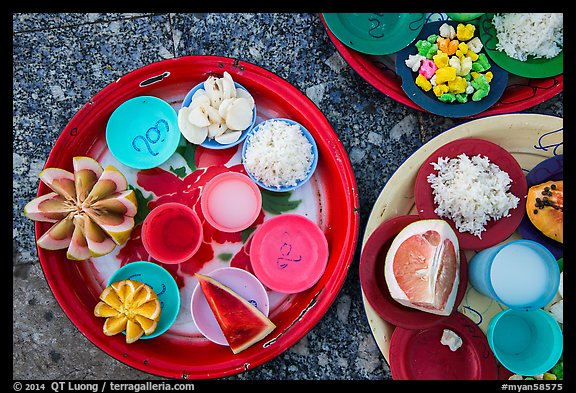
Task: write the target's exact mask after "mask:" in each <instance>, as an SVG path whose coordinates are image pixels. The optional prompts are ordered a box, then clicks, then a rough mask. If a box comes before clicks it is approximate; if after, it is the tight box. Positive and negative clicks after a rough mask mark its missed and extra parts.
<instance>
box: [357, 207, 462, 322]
mask: <svg viewBox="0 0 576 393" xmlns="http://www.w3.org/2000/svg"><path fill="white" fill-rule="evenodd" d="M418 220H420V217H418V216H417V215H406V216H398V217H394V218H392V219H390V220H388V221H385V222H383V223H382V224H380V225H379V226H378V228H376V229H375V230H374V232H373V233H372V235H370V237H369V238H368V240H367V241H366V244H365V245H364V249H363V250H362V255H361V256H360V284H361V286H362V290H363V292H364V296H366V300H367V301H368V302H369V303H370V305H371V306H372V307H373V308H374V310H375V311H376V312H377V313H378V315H380V317H382V318H383V319H384V320H385V321H388V322H390V323H391V324H393V325H396V326H400V327H403V328H406V329H424V328H427V327H430V326H434V325H437V324H439V323H442V322H443V321H445V320H447V319H448V318H449V316H443V315H436V314H432V313H427V312H424V311H421V310H417V309H415V308H410V307H406V306H404V305H402V304H400V303H398V302H397V301H396V300H394V299H393V298H392V296H391V295H390V292H389V291H388V286H387V285H386V279H385V278H384V261H385V259H386V253H387V252H388V249H389V248H390V245H391V243H392V240H394V238H395V237H396V235H397V234H398V233H399V232H400V231H401V230H402V229H403V228H404V227H405V226H407V225H408V224H411V223H413V222H415V221H418ZM467 286H468V263H467V261H466V255H464V252H462V251H460V284H459V285H458V292H457V293H456V301H455V303H454V304H455V305H454V309H453V311H452V314H451V315H454V314H455V313H456V312H457V311H456V308H457V306H458V305H459V304H460V302H461V301H462V299H463V298H464V294H465V293H466V288H467Z"/></svg>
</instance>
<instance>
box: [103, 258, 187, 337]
mask: <svg viewBox="0 0 576 393" xmlns="http://www.w3.org/2000/svg"><path fill="white" fill-rule="evenodd" d="M122 280H134V281H139V282H143V283H144V284H146V285H148V286H150V287H151V288H152V290H154V292H156V295H158V300H159V301H160V306H161V307H162V313H161V314H160V320H159V321H158V326H157V327H156V330H154V332H152V333H151V334H150V335H148V336H146V335H142V337H141V338H140V339H141V340H142V339H150V338H154V337H158V336H159V335H161V334H162V333H164V332H166V331H167V330H168V329H169V328H170V326H172V324H173V323H174V321H175V320H176V317H177V316H178V311H179V310H180V290H179V289H178V284H176V281H175V280H174V278H173V277H172V275H171V274H170V273H168V271H167V270H166V269H164V268H163V267H162V266H160V265H157V264H155V263H152V262H147V261H136V262H130V263H128V264H126V265H124V266H122V267H121V268H120V269H118V270H117V271H116V272H115V273H114V274H113V275H112V277H110V280H108V286H110V285H112V283H115V282H117V281H122Z"/></svg>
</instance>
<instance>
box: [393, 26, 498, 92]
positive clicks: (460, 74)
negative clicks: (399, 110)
mask: <svg viewBox="0 0 576 393" xmlns="http://www.w3.org/2000/svg"><path fill="white" fill-rule="evenodd" d="M475 32H476V26H475V25H473V24H471V23H467V24H464V23H458V24H457V25H456V28H454V26H453V25H450V24H448V23H446V22H445V23H443V24H441V25H440V28H439V30H438V34H430V35H429V36H428V37H426V39H425V40H418V41H417V42H416V48H417V49H418V52H417V53H416V54H414V55H408V59H406V60H404V63H405V64H406V66H407V67H409V68H410V69H411V70H412V71H413V72H418V76H417V77H416V80H415V83H416V85H417V86H418V87H420V88H421V89H422V90H424V91H430V90H432V91H433V92H434V95H435V96H436V97H437V98H438V99H439V100H440V101H442V102H448V103H451V102H455V101H457V102H459V103H466V102H468V98H469V97H470V99H471V100H472V101H480V100H481V99H483V98H485V97H486V96H487V95H488V93H490V82H491V81H492V78H493V77H494V74H492V71H490V68H491V65H490V62H489V61H488V58H487V57H486V54H485V53H482V52H481V50H482V42H481V41H480V39H479V38H478V37H477V36H475Z"/></svg>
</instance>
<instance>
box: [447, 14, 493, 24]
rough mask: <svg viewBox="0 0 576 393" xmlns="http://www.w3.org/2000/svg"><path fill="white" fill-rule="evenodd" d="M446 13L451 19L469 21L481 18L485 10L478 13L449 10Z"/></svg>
mask: <svg viewBox="0 0 576 393" xmlns="http://www.w3.org/2000/svg"><path fill="white" fill-rule="evenodd" d="M446 15H448V16H449V17H450V19H452V20H453V21H456V22H468V21H471V20H474V19H478V18H480V17H481V16H482V15H484V12H476V13H468V12H460V13H454V12H447V13H446Z"/></svg>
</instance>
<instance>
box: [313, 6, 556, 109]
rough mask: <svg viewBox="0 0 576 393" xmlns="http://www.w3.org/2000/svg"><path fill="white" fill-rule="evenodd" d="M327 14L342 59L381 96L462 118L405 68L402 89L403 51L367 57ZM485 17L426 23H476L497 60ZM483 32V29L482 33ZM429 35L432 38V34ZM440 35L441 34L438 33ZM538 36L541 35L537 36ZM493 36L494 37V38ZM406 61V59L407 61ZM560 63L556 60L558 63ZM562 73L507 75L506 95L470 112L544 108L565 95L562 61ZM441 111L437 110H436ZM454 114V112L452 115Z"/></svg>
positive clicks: (440, 17)
mask: <svg viewBox="0 0 576 393" xmlns="http://www.w3.org/2000/svg"><path fill="white" fill-rule="evenodd" d="M326 15H327V14H321V15H320V20H321V21H322V23H323V24H324V28H325V30H326V33H327V36H328V38H329V39H330V40H331V42H332V43H333V44H334V46H335V48H336V49H337V51H338V52H339V54H340V55H341V56H342V58H343V59H344V60H345V61H346V62H347V64H348V65H350V67H351V68H352V69H354V70H355V71H356V72H357V73H358V74H359V75H360V76H361V77H362V78H364V79H365V80H366V82H367V83H369V84H370V85H372V86H373V87H374V88H375V89H376V90H378V91H380V92H381V93H383V94H385V95H387V96H388V97H390V98H392V99H394V100H396V101H398V102H400V103H402V104H404V105H406V106H408V107H411V108H414V109H417V110H420V111H424V112H431V110H430V109H431V108H433V111H432V112H433V113H437V111H440V110H443V111H444V112H443V113H442V115H444V116H450V117H452V116H454V115H453V114H452V113H455V114H456V116H462V112H452V111H455V110H457V109H458V108H459V110H462V107H463V105H451V106H445V107H442V106H440V107H437V106H438V105H441V104H442V103H441V102H440V101H439V100H438V99H437V98H436V97H435V96H433V95H432V94H431V93H425V92H423V91H422V90H421V89H420V88H418V87H417V86H416V85H415V84H414V82H413V81H414V77H415V76H416V75H414V74H413V73H412V71H411V70H409V69H408V68H407V67H401V71H404V72H406V74H407V75H406V81H410V84H408V85H407V86H404V87H403V86H402V84H403V83H404V77H402V76H401V75H400V72H399V70H397V64H398V59H399V57H398V54H400V53H401V52H402V51H399V52H396V53H392V54H389V55H370V54H366V53H362V52H361V51H359V50H357V49H353V48H350V47H349V46H348V45H346V42H345V40H344V39H342V40H341V39H340V38H339V37H338V36H337V35H336V31H335V29H333V26H332V25H331V24H329V21H328V20H327V17H326ZM366 15H368V16H370V15H377V14H366ZM483 17H484V14H483V13H439V12H434V13H426V14H424V21H425V25H424V27H425V26H426V25H428V24H430V23H432V22H437V21H442V22H446V21H450V20H452V21H456V22H462V23H465V24H467V23H473V24H475V25H477V35H478V36H479V37H480V39H481V40H482V42H483V43H484V44H485V46H484V50H485V52H486V53H487V54H488V56H489V57H490V58H491V59H492V60H493V56H491V54H490V53H489V51H490V50H491V48H493V45H488V47H487V46H486V43H487V39H486V38H485V36H484V28H483V24H482V22H483V19H482V18H483ZM488 26H491V23H488ZM478 28H479V29H478ZM431 33H432V32H429V33H428V34H431ZM436 34H437V30H436ZM536 34H537V33H536ZM492 36H493V35H492ZM426 37H427V36H423V37H418V39H422V38H426ZM411 46H412V47H413V45H411ZM558 57H562V54H560V55H558ZM406 58H407V57H405V58H404V59H406ZM556 61H557V60H554V62H556ZM500 64H501V63H500V62H495V64H494V65H493V66H492V73H493V74H495V75H496V71H497V70H501V71H502V72H505V70H507V69H508V67H507V66H500ZM559 65H560V68H559V69H560V71H559V72H555V73H553V74H550V73H547V74H548V75H551V76H547V77H537V74H536V72H538V73H540V71H538V70H537V69H534V75H535V76H525V77H521V76H516V75H515V74H514V73H512V72H511V73H510V74H511V75H508V73H507V72H505V73H506V76H505V78H506V82H505V86H504V87H503V89H504V91H503V93H502V95H501V96H500V97H499V98H497V99H496V100H495V102H494V103H493V104H492V105H489V106H487V107H485V108H484V109H482V110H481V111H480V112H477V111H476V110H472V108H471V107H472V106H474V105H481V106H483V105H486V104H487V103H488V102H487V101H486V98H485V99H483V100H481V101H479V102H477V103H476V104H474V105H473V104H472V102H471V101H469V102H468V103H467V104H465V105H468V106H469V108H468V109H467V111H468V113H471V114H469V115H468V116H470V117H474V118H477V117H481V116H482V117H484V116H489V115H498V114H505V113H514V112H519V111H523V110H526V109H528V108H531V107H533V106H534V105H537V104H540V103H542V102H544V101H546V100H548V99H550V98H551V97H554V96H555V95H557V94H559V93H561V92H562V89H563V84H564V77H563V75H562V71H561V70H562V68H561V67H562V63H561V61H560V64H559ZM497 82H498V78H494V79H493V82H492V83H491V85H492V90H494V89H495V88H496V87H497V85H496V83H497ZM408 87H409V88H410V92H407V91H406V90H405V89H406V88H408ZM426 95H429V96H430V97H428V98H429V99H428V101H427V102H426V101H424V99H423V97H421V96H426ZM487 98H490V97H487ZM435 107H437V108H436V109H434V108H435ZM448 111H450V112H448Z"/></svg>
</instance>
